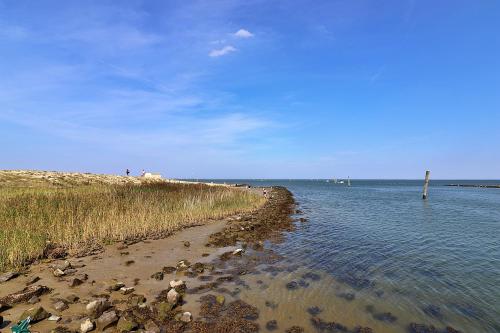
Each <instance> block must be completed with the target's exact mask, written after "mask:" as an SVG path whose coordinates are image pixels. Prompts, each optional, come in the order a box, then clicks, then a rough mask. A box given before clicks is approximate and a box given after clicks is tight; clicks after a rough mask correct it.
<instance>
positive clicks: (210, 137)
mask: <svg viewBox="0 0 500 333" xmlns="http://www.w3.org/2000/svg"><path fill="white" fill-rule="evenodd" d="M499 34H500V2H499V1H494V0H480V1H460V0H444V1H424V0H422V1H417V0H393V1H375V0H373V1H368V0H365V1H361V0H360V1H352V0H346V1H314V2H311V1H300V0H296V1H288V0H283V1H269V0H250V1H236V0H228V1H22V0H16V1H1V0H0V139H1V142H2V145H1V147H2V148H1V150H2V152H1V154H0V169H44V170H61V171H87V172H101V173H121V172H123V170H124V169H125V168H127V167H128V168H130V169H131V170H132V171H133V172H134V173H138V172H139V171H140V170H141V169H143V168H144V169H147V170H152V171H158V172H162V173H163V174H164V175H166V176H170V177H184V178H238V177H241V178H334V177H336V178H342V177H347V176H350V177H351V178H422V177H423V175H424V171H425V169H430V170H431V171H432V176H433V177H434V178H497V179H498V178H500V130H499V127H500V126H499V125H500V37H499Z"/></svg>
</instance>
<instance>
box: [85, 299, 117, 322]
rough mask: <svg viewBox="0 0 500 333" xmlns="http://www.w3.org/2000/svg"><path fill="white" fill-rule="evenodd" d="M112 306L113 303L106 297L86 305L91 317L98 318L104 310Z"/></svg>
mask: <svg viewBox="0 0 500 333" xmlns="http://www.w3.org/2000/svg"><path fill="white" fill-rule="evenodd" d="M110 307H111V303H109V301H108V300H107V299H105V298H100V299H96V300H95V301H92V302H90V303H89V304H87V306H86V308H85V309H86V311H87V314H88V315H89V316H90V317H91V318H98V317H99V316H101V315H102V313H103V312H104V311H106V310H107V309H109V308H110Z"/></svg>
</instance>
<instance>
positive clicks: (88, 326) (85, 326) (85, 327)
mask: <svg viewBox="0 0 500 333" xmlns="http://www.w3.org/2000/svg"><path fill="white" fill-rule="evenodd" d="M92 330H94V323H93V322H92V320H90V319H89V318H87V319H85V320H84V321H83V322H82V323H81V324H80V332H82V333H87V332H90V331H92Z"/></svg>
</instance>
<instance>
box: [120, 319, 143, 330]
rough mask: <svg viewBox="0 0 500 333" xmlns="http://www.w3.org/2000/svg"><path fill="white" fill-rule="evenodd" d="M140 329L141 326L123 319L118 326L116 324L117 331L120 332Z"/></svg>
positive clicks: (130, 320)
mask: <svg viewBox="0 0 500 333" xmlns="http://www.w3.org/2000/svg"><path fill="white" fill-rule="evenodd" d="M138 327H139V324H137V323H136V322H135V321H134V320H132V319H129V318H125V317H121V318H120V320H118V324H116V330H117V331H118V332H131V331H133V330H135V329H137V328H138Z"/></svg>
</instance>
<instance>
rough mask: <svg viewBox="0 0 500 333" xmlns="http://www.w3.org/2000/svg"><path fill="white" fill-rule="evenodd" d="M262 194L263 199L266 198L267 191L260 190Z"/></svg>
mask: <svg viewBox="0 0 500 333" xmlns="http://www.w3.org/2000/svg"><path fill="white" fill-rule="evenodd" d="M262 194H264V198H267V190H266V189H263V190H262Z"/></svg>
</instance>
